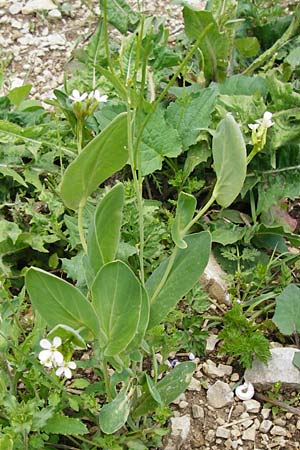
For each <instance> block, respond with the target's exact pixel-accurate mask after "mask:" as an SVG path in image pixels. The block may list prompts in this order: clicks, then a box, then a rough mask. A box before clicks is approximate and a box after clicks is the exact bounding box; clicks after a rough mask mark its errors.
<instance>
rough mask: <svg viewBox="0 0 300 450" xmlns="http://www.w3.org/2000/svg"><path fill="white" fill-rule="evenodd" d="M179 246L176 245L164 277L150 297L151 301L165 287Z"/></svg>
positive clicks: (151, 301)
mask: <svg viewBox="0 0 300 450" xmlns="http://www.w3.org/2000/svg"><path fill="white" fill-rule="evenodd" d="M178 250H179V249H178V247H175V248H174V250H173V253H172V254H171V256H170V259H169V262H168V265H167V267H166V270H165V273H164V274H163V277H162V279H161V280H160V282H159V283H158V286H157V288H156V289H155V291H154V294H153V295H152V297H151V298H150V303H153V302H154V300H155V299H156V297H157V296H158V294H159V293H160V291H161V289H162V288H163V287H164V285H165V282H166V281H167V278H168V276H169V274H170V272H171V270H172V267H173V264H174V261H175V258H176V255H177V253H178Z"/></svg>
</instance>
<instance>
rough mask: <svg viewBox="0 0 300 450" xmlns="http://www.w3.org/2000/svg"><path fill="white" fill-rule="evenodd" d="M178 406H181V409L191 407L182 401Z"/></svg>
mask: <svg viewBox="0 0 300 450" xmlns="http://www.w3.org/2000/svg"><path fill="white" fill-rule="evenodd" d="M178 406H179V408H180V409H184V408H186V407H187V406H189V403H188V402H185V401H181V402H180V403H179V405H178Z"/></svg>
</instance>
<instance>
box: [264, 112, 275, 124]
mask: <svg viewBox="0 0 300 450" xmlns="http://www.w3.org/2000/svg"><path fill="white" fill-rule="evenodd" d="M272 117H273V114H272V113H271V112H270V111H266V112H265V113H264V117H263V120H265V121H266V122H269V121H271V120H272Z"/></svg>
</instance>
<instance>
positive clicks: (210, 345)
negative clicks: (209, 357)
mask: <svg viewBox="0 0 300 450" xmlns="http://www.w3.org/2000/svg"><path fill="white" fill-rule="evenodd" d="M219 340H220V339H219V338H218V336H217V335H216V334H211V335H210V336H208V338H207V341H206V349H205V350H206V352H207V353H210V352H213V351H214V349H215V346H216V344H217V342H218V341H219Z"/></svg>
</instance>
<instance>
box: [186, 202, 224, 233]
mask: <svg viewBox="0 0 300 450" xmlns="http://www.w3.org/2000/svg"><path fill="white" fill-rule="evenodd" d="M215 200H216V199H215V197H214V196H212V197H211V198H210V199H209V200H208V202H207V203H206V205H204V206H203V208H202V209H200V211H199V212H198V213H197V214H196V216H195V217H194V218H193V219H192V220H191V221H190V223H188V224H187V226H186V227H185V229H184V230H183V232H182V234H183V235H185V234H187V232H188V231H189V230H190V229H191V228H192V226H193V225H195V223H196V222H198V220H199V219H200V218H201V217H202V216H203V215H204V214H205V213H206V211H208V210H209V208H210V207H211V205H212V204H213V203H214V201H215Z"/></svg>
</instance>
